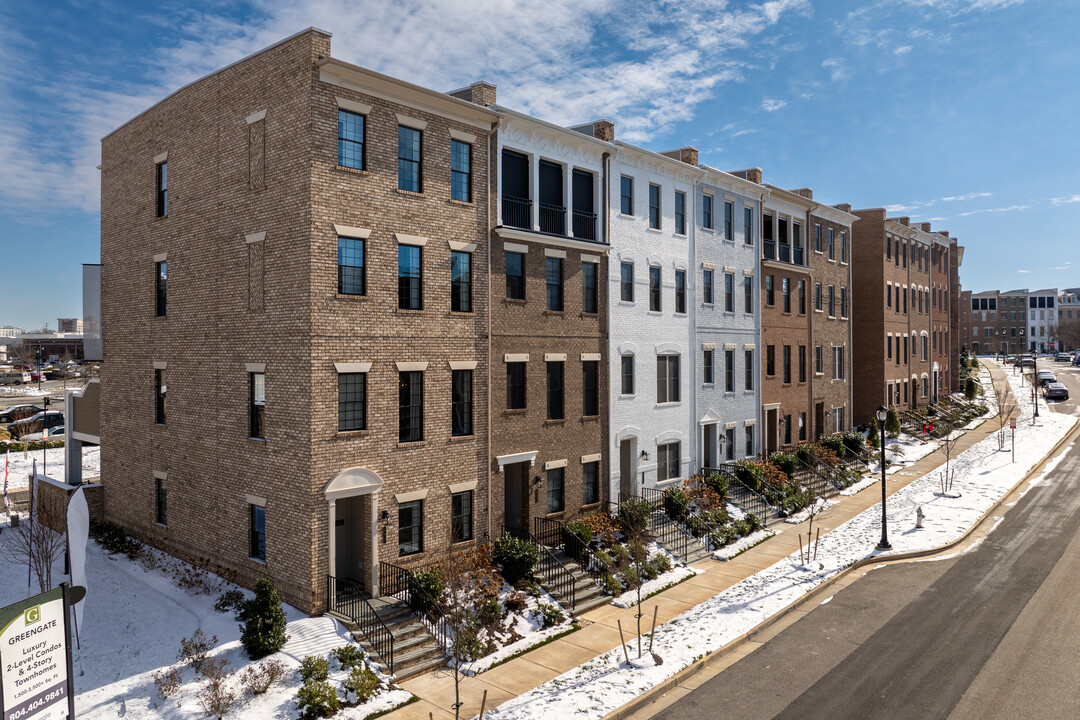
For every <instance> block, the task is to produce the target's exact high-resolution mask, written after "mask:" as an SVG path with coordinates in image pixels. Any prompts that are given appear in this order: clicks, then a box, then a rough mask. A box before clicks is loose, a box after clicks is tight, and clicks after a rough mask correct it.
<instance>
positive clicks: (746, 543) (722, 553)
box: [712, 528, 783, 560]
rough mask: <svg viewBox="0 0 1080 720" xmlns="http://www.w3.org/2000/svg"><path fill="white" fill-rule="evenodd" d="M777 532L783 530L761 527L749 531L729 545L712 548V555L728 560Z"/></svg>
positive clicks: (718, 558)
mask: <svg viewBox="0 0 1080 720" xmlns="http://www.w3.org/2000/svg"><path fill="white" fill-rule="evenodd" d="M777 532H783V531H782V530H780V531H775V530H770V529H768V528H761V529H760V530H757V531H755V532H752V533H750V534H749V535H747V536H746V537H744V538H741V539H739V540H736V541H735V542H733V543H731V544H730V545H725V546H724V547H722V548H719V549H717V550H713V554H712V556H713V558H715V559H716V560H730V559H731V558H733V557H735V556H736V555H741V554H743V553H744V552H746V551H747V550H749V549H750V548H752V547H754V546H755V545H757V544H759V543H763V542H765V541H766V540H768V539H769V538H771V537H772V536H773V535H776V533H777Z"/></svg>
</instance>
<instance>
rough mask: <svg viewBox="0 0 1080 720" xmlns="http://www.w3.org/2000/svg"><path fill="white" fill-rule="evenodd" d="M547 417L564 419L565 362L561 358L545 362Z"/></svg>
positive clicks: (549, 418)
mask: <svg viewBox="0 0 1080 720" xmlns="http://www.w3.org/2000/svg"><path fill="white" fill-rule="evenodd" d="M544 364H545V366H546V367H545V368H544V376H545V378H546V383H547V384H546V386H545V387H546V395H547V416H546V417H547V419H548V420H565V419H566V363H565V362H564V361H562V360H548V361H546V362H545V363H544Z"/></svg>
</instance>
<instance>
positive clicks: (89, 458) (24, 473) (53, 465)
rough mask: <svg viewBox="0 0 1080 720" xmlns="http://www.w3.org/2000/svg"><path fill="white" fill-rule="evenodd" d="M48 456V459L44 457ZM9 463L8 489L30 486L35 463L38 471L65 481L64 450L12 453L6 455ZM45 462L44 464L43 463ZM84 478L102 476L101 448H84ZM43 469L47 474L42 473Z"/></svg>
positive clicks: (0, 462) (1, 464)
mask: <svg viewBox="0 0 1080 720" xmlns="http://www.w3.org/2000/svg"><path fill="white" fill-rule="evenodd" d="M46 454H47V457H44V456H45V455H46ZM6 456H7V462H8V489H9V490H15V489H18V488H24V487H27V486H28V485H29V484H30V472H31V471H32V470H33V465H34V461H35V460H36V461H37V471H38V472H39V473H42V474H43V475H46V474H47V475H48V476H49V477H51V478H56V479H57V480H59V481H60V482H63V481H64V466H65V464H66V461H65V459H64V448H52V449H50V450H31V451H29V452H27V453H25V457H24V453H22V452H16V451H14V450H12V451H11V453H10V454H6ZM4 459H5V457H4V456H3V455H0V471H2V470H3V467H4ZM43 461H44V462H43ZM82 467H83V472H82V476H83V478H92V477H97V476H98V475H100V474H101V448H100V447H84V448H83V450H82ZM42 468H44V469H45V470H46V472H42Z"/></svg>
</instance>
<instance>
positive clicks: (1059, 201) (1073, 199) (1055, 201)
mask: <svg viewBox="0 0 1080 720" xmlns="http://www.w3.org/2000/svg"><path fill="white" fill-rule="evenodd" d="M1078 202H1080V195H1065V196H1063V197H1056V198H1050V204H1051V205H1070V204H1072V203H1078Z"/></svg>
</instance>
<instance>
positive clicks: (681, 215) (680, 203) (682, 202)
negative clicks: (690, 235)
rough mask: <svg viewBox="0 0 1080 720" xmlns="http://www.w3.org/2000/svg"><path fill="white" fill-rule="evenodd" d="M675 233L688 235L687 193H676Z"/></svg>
mask: <svg viewBox="0 0 1080 720" xmlns="http://www.w3.org/2000/svg"><path fill="white" fill-rule="evenodd" d="M675 232H676V233H678V234H679V235H685V234H686V193H684V192H682V191H681V190H676V191H675Z"/></svg>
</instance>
